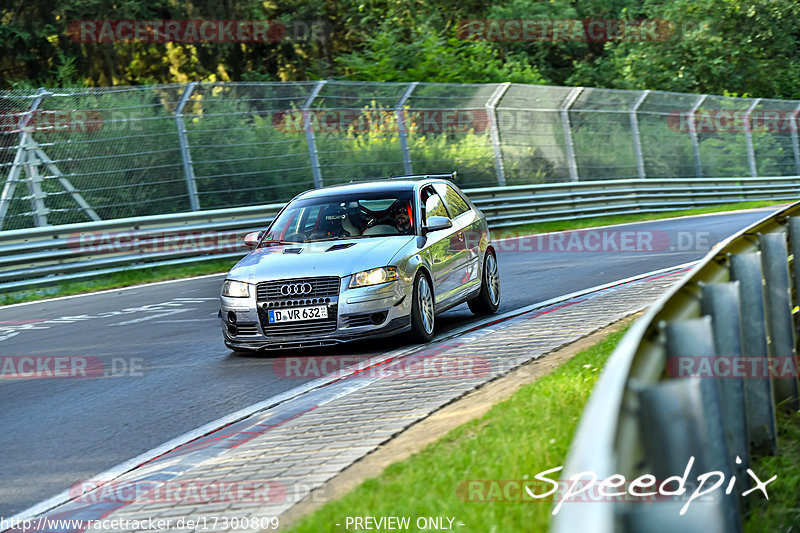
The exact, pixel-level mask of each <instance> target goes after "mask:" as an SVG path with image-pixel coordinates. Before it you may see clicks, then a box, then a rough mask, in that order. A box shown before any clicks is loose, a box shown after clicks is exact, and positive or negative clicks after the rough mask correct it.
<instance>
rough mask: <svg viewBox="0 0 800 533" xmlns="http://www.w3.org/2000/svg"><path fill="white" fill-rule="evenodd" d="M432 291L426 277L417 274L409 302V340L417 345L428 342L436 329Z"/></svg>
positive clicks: (419, 273) (420, 273)
mask: <svg viewBox="0 0 800 533" xmlns="http://www.w3.org/2000/svg"><path fill="white" fill-rule="evenodd" d="M435 319H436V314H435V312H434V304H433V291H432V290H431V284H430V281H429V280H428V276H426V275H425V274H423V273H422V272H417V276H416V277H415V278H414V290H413V294H412V300H411V338H412V339H413V340H414V341H415V342H418V343H426V342H430V340H431V339H432V338H433V331H434V329H435V327H436V323H435Z"/></svg>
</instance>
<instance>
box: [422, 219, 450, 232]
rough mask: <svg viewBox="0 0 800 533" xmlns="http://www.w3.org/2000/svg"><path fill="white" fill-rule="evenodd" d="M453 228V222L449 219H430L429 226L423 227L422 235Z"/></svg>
mask: <svg viewBox="0 0 800 533" xmlns="http://www.w3.org/2000/svg"><path fill="white" fill-rule="evenodd" d="M452 227H453V221H452V220H450V219H449V218H447V217H428V224H427V225H426V226H423V228H422V234H423V235H426V234H428V233H432V232H434V231H439V230H443V229H449V228H452Z"/></svg>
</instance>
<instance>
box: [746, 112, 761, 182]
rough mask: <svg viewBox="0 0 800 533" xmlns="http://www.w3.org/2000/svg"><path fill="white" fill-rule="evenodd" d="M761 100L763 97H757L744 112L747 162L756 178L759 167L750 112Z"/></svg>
mask: <svg viewBox="0 0 800 533" xmlns="http://www.w3.org/2000/svg"><path fill="white" fill-rule="evenodd" d="M760 102H761V98H756V99H755V100H754V101H753V103H752V104H750V107H749V108H748V109H747V112H746V113H745V114H744V140H745V143H746V144H747V164H748V166H749V167H750V175H751V176H752V177H754V178H757V177H758V169H757V168H756V151H755V149H754V148H753V128H752V127H751V126H750V113H752V112H753V110H754V109H755V108H756V106H757V105H758V104H759V103H760Z"/></svg>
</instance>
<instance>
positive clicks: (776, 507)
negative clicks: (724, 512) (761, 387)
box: [744, 409, 800, 533]
mask: <svg viewBox="0 0 800 533" xmlns="http://www.w3.org/2000/svg"><path fill="white" fill-rule="evenodd" d="M777 415H778V416H777V418H778V455H775V456H764V457H758V458H755V459H754V460H753V464H752V465H751V466H750V468H751V469H752V470H753V472H755V473H756V475H758V477H759V478H760V479H761V480H762V481H766V480H767V479H769V478H771V477H772V476H778V477H777V479H775V481H773V482H772V483H770V484H769V485H767V493H768V494H769V500H767V499H765V498H764V497H763V495H762V494H761V493H760V492H758V491H756V492H754V493H753V494H752V495H750V496H748V497H747V498H745V500H750V501H749V502H748V503H749V504H750V509H749V510H748V516H747V519H746V522H745V528H744V530H745V533H759V532H761V531H797V530H798V529H799V527H800V492H798V490H797V487H800V412H794V413H790V412H787V411H786V410H785V409H779V410H778V413H777ZM751 496H755V497H751Z"/></svg>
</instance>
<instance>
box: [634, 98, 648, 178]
mask: <svg viewBox="0 0 800 533" xmlns="http://www.w3.org/2000/svg"><path fill="white" fill-rule="evenodd" d="M648 94H650V89H647V90H646V91H644V92H642V94H641V95H640V96H639V98H638V99H637V100H636V103H635V104H633V108H631V115H630V117H631V133H633V154H634V156H635V157H636V174H637V175H638V176H639V179H640V180H643V179H645V177H646V176H645V171H644V158H643V157H642V138H641V136H640V135H639V117H638V116H637V115H636V112H637V111H639V106H641V105H642V104H643V103H644V101H645V99H646V98H647V95H648Z"/></svg>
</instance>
